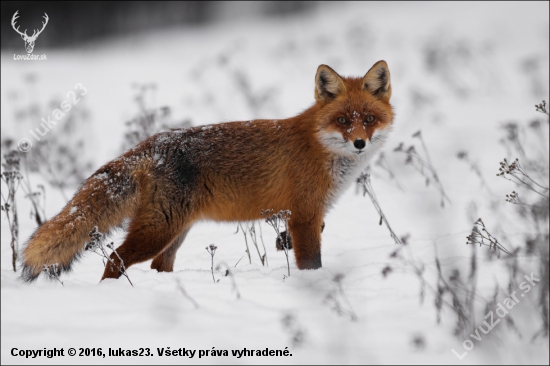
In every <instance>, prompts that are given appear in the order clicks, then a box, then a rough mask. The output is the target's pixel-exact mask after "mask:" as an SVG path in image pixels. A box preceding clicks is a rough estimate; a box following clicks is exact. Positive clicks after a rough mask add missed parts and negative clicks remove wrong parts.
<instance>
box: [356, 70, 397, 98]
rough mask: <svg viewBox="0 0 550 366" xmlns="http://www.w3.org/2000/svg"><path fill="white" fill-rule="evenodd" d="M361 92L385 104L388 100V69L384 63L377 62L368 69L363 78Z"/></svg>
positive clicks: (389, 90)
mask: <svg viewBox="0 0 550 366" xmlns="http://www.w3.org/2000/svg"><path fill="white" fill-rule="evenodd" d="M363 90H365V91H368V92H369V93H371V94H372V95H374V96H375V97H377V98H378V99H382V100H384V101H386V102H387V101H389V100H390V97H391V82H390V69H388V64H387V63H386V61H378V62H377V63H375V64H374V66H373V67H371V68H370V70H369V71H368V72H367V74H366V75H365V77H364V78H363Z"/></svg>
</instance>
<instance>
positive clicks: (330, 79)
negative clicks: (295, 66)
mask: <svg viewBox="0 0 550 366" xmlns="http://www.w3.org/2000/svg"><path fill="white" fill-rule="evenodd" d="M344 89H345V86H344V81H343V80H342V78H341V77H340V75H338V74H337V73H336V71H334V70H333V69H331V68H330V67H328V66H327V65H320V66H319V67H318V68H317V74H316V75H315V99H316V100H317V101H318V102H322V103H326V102H328V101H329V100H331V99H333V98H335V97H336V96H337V95H338V94H340V93H342V92H343V91H344Z"/></svg>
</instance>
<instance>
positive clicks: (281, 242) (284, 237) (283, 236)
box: [275, 221, 325, 250]
mask: <svg viewBox="0 0 550 366" xmlns="http://www.w3.org/2000/svg"><path fill="white" fill-rule="evenodd" d="M323 230H325V222H324V221H323V225H321V232H323ZM284 243H286V244H287V245H288V249H292V240H291V239H290V235H288V234H287V233H286V231H283V232H282V233H281V237H280V238H277V240H275V247H276V248H277V250H283V249H284V248H283V245H284Z"/></svg>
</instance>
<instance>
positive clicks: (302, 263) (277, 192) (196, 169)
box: [21, 61, 394, 282]
mask: <svg viewBox="0 0 550 366" xmlns="http://www.w3.org/2000/svg"><path fill="white" fill-rule="evenodd" d="M391 93H392V90H391V84H390V72H389V69H388V66H387V64H386V62H385V61H379V62H377V63H376V64H374V66H373V67H372V68H371V69H370V70H369V71H368V72H367V73H366V75H365V76H364V77H362V78H360V77H359V78H347V77H341V76H340V75H338V74H337V73H336V72H335V71H334V70H333V69H331V68H330V67H328V66H326V65H321V66H319V67H318V69H317V73H316V75H315V100H316V102H315V104H314V105H313V106H311V107H310V108H309V109H307V110H305V111H304V112H303V113H301V114H299V115H297V116H295V117H292V118H288V119H282V120H253V121H249V122H229V123H221V124H214V125H209V126H200V127H192V128H188V129H177V130H172V131H170V132H163V133H159V134H157V135H154V136H152V137H150V138H148V139H146V140H145V141H143V142H141V143H139V144H138V145H136V146H135V147H134V148H132V149H130V150H129V151H127V152H126V153H124V154H123V155H122V156H120V157H118V158H117V159H115V160H113V161H111V162H109V163H107V164H105V165H104V166H103V167H101V168H100V169H99V170H98V171H96V172H95V173H94V174H93V175H92V176H91V177H90V178H88V179H87V180H86V181H85V182H84V183H83V185H82V186H81V187H80V189H79V190H78V191H77V193H76V194H75V196H74V198H73V199H72V200H71V201H70V202H69V203H68V204H67V205H66V206H65V208H63V210H62V211H61V212H60V213H59V214H58V215H57V216H56V217H54V218H53V219H51V220H50V221H48V222H46V223H44V224H43V225H42V226H40V227H39V228H38V229H37V230H36V231H35V232H34V234H33V235H32V236H31V238H30V239H29V241H28V243H27V245H26V247H25V249H24V250H23V253H22V262H23V270H22V274H21V278H22V279H23V280H24V281H28V282H30V281H33V280H34V279H36V278H37V277H38V275H39V274H40V273H41V271H42V269H43V266H44V265H51V264H54V263H57V264H58V268H59V269H60V270H61V271H69V270H70V268H71V264H72V263H73V262H74V261H75V260H76V259H78V258H79V257H80V255H81V254H82V253H83V250H84V245H85V243H86V242H87V241H89V236H88V234H89V233H90V231H91V230H92V229H93V228H94V227H95V226H97V227H98V230H99V231H100V232H104V233H106V232H109V230H111V229H112V228H114V227H117V226H120V225H121V224H122V222H123V221H124V220H129V225H128V234H127V236H126V238H125V240H124V243H123V244H122V245H121V246H120V247H119V248H118V249H117V252H118V256H117V255H115V253H112V255H111V259H112V260H113V261H114V264H115V265H113V264H109V263H108V264H107V265H106V268H105V272H104V273H103V277H102V280H103V279H105V278H118V277H120V276H121V275H122V271H123V270H124V268H128V267H130V266H131V265H133V264H135V263H139V262H143V261H146V260H149V259H152V260H153V261H152V264H151V268H153V269H156V270H158V271H172V270H173V266H174V260H175V256H176V251H177V250H178V248H179V247H180V246H181V244H182V242H183V240H184V239H185V236H186V235H187V233H188V232H189V230H190V229H191V226H192V225H193V224H194V223H196V222H198V221H201V220H215V221H225V222H236V221H251V220H258V219H260V218H261V216H260V211H262V210H265V209H273V210H275V212H277V211H279V210H290V211H291V213H292V214H291V217H290V220H289V222H288V231H289V234H290V238H291V240H292V247H293V249H294V252H295V256H296V265H297V267H298V268H299V269H317V268H320V267H321V231H322V226H323V224H324V221H323V218H324V216H325V213H326V212H327V210H329V209H330V207H331V206H332V205H333V204H334V203H335V202H336V200H337V199H338V197H339V196H340V195H341V194H342V192H343V191H344V190H345V189H346V188H348V187H349V186H350V185H351V183H352V182H353V180H354V178H356V176H357V175H358V174H359V172H360V170H361V169H363V168H364V167H365V166H366V163H367V162H368V160H369V159H370V158H371V157H372V156H373V154H374V153H375V152H376V151H377V150H378V149H379V148H380V147H381V146H382V144H383V143H384V142H385V140H386V138H387V136H388V133H389V131H390V129H391V126H392V123H393V117H394V113H393V109H392V107H391V105H390V104H389V100H390V97H391ZM119 256H120V258H119ZM121 260H122V261H123V264H124V266H121Z"/></svg>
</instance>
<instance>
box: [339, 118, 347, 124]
mask: <svg viewBox="0 0 550 366" xmlns="http://www.w3.org/2000/svg"><path fill="white" fill-rule="evenodd" d="M337 121H338V123H339V124H341V125H345V124H346V123H348V120H347V119H345V118H344V117H338V119H337Z"/></svg>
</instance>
